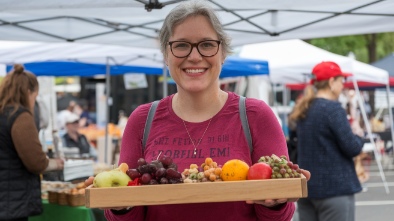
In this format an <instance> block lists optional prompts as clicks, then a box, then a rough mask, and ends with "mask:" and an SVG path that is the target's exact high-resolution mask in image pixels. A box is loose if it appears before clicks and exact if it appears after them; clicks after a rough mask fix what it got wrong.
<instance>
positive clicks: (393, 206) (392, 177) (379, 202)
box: [293, 155, 394, 221]
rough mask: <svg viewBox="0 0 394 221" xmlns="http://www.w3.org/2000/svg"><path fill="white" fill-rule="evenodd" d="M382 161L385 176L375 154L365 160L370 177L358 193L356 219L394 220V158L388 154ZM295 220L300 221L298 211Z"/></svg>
mask: <svg viewBox="0 0 394 221" xmlns="http://www.w3.org/2000/svg"><path fill="white" fill-rule="evenodd" d="M381 162H382V167H381V168H382V171H383V174H384V178H382V175H381V172H380V170H379V166H378V164H377V163H376V160H375V157H374V156H373V155H371V157H370V160H364V161H363V165H364V168H365V170H366V171H367V173H368V175H369V178H368V180H367V181H366V182H364V183H362V186H363V191H362V192H360V193H357V194H356V221H380V220H382V221H386V220H394V160H393V157H392V156H390V157H389V156H387V155H386V156H384V160H382V161H381ZM383 179H384V180H385V182H383ZM386 187H387V188H388V190H389V193H387V192H386ZM293 221H299V219H298V214H297V212H296V213H295V215H294V217H293Z"/></svg>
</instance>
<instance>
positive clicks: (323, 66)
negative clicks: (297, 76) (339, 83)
mask: <svg viewBox="0 0 394 221" xmlns="http://www.w3.org/2000/svg"><path fill="white" fill-rule="evenodd" d="M338 76H342V77H345V78H346V77H349V76H352V74H350V73H344V72H342V70H341V68H340V67H339V65H338V64H336V63H335V62H332V61H323V62H321V63H319V64H317V65H316V66H315V67H314V68H313V70H312V80H311V83H312V84H313V83H314V82H315V81H326V80H328V79H330V78H332V77H338Z"/></svg>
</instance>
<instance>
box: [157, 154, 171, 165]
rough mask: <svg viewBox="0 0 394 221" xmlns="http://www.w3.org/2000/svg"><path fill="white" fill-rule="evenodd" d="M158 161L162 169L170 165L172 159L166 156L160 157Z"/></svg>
mask: <svg viewBox="0 0 394 221" xmlns="http://www.w3.org/2000/svg"><path fill="white" fill-rule="evenodd" d="M159 161H160V162H161V163H162V164H163V166H164V167H168V166H169V165H171V164H172V158H171V157H169V156H166V155H163V156H162V157H160V159H159Z"/></svg>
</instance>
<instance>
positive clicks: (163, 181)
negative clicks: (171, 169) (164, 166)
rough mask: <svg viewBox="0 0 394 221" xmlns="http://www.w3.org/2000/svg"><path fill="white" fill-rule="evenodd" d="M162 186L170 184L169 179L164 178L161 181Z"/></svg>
mask: <svg viewBox="0 0 394 221" xmlns="http://www.w3.org/2000/svg"><path fill="white" fill-rule="evenodd" d="M160 184H168V179H167V178H165V177H162V178H161V179H160Z"/></svg>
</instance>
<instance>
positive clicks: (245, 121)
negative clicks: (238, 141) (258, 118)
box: [239, 96, 253, 153]
mask: <svg viewBox="0 0 394 221" xmlns="http://www.w3.org/2000/svg"><path fill="white" fill-rule="evenodd" d="M245 103H246V97H244V96H239V116H240V117H241V123H242V128H243V130H244V134H245V137H246V141H248V145H249V150H250V153H252V152H253V143H252V136H251V134H250V128H249V122H248V116H247V115H246V104H245Z"/></svg>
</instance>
